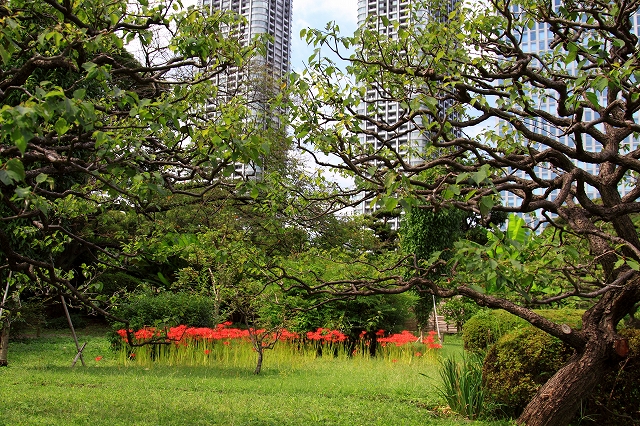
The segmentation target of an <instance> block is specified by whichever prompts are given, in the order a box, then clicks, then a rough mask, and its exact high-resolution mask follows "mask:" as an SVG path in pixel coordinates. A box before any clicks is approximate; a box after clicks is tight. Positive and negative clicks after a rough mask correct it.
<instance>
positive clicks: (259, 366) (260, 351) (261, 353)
mask: <svg viewBox="0 0 640 426" xmlns="http://www.w3.org/2000/svg"><path fill="white" fill-rule="evenodd" d="M256 352H257V353H258V361H257V362H256V369H255V370H253V374H260V371H262V358H263V356H264V350H263V349H262V348H260V349H256Z"/></svg>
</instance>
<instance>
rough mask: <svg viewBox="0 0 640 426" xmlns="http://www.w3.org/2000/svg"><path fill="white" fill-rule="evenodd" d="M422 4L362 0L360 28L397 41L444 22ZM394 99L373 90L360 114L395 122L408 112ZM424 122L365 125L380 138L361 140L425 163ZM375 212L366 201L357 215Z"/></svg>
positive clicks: (394, 224) (450, 4) (396, 222)
mask: <svg viewBox="0 0 640 426" xmlns="http://www.w3.org/2000/svg"><path fill="white" fill-rule="evenodd" d="M418 3H422V2H418V1H416V0H358V26H361V25H363V24H365V23H368V25H369V26H370V27H371V28H372V29H375V30H376V31H378V32H379V33H380V34H385V35H387V36H389V37H390V38H395V37H397V30H398V29H399V28H402V27H406V26H408V25H409V24H413V25H418V26H419V25H420V23H421V22H426V20H428V19H442V18H440V17H439V16H440V15H439V14H437V13H433V12H432V11H429V10H428V9H427V8H425V7H416V4H418ZM457 3H458V0H449V1H448V2H447V5H446V7H447V10H446V12H447V13H448V12H451V11H452V10H453V9H454V7H456V4H457ZM445 16H446V15H445ZM394 23H397V24H398V26H397V27H396V26H395V25H394ZM405 89H406V90H407V91H408V92H410V91H413V92H414V93H415V94H416V96H417V94H418V93H420V92H421V89H422V88H421V87H420V86H416V87H413V88H412V87H406V88H405ZM391 97H392V96H390V95H389V94H388V93H386V92H385V88H384V87H376V86H372V87H369V88H368V89H367V92H366V99H365V101H364V102H363V104H362V105H361V106H360V111H359V112H360V113H362V114H369V115H372V111H374V112H375V118H376V119H377V120H378V121H380V122H385V123H394V122H396V121H397V120H398V118H399V117H400V116H401V115H402V114H403V112H404V111H403V108H402V106H401V104H400V102H397V101H393V100H385V99H389V98H391ZM422 120H423V118H422V117H416V118H414V119H413V121H411V122H408V123H405V124H402V125H401V126H399V127H398V128H396V129H395V130H393V131H391V132H387V131H384V130H381V129H378V128H376V126H375V124H373V123H371V122H365V123H363V125H364V127H365V129H366V130H371V131H375V133H376V135H375V136H373V135H361V136H360V141H361V142H362V143H367V144H371V145H372V146H373V147H374V148H375V149H376V150H377V149H381V148H382V147H383V146H387V147H390V148H392V149H393V150H394V151H395V152H398V153H399V154H401V155H402V156H403V157H404V159H405V161H407V162H408V163H409V164H412V165H415V164H419V163H422V162H423V161H424V160H425V158H424V155H423V154H424V153H425V150H426V147H427V145H428V142H429V134H428V132H425V130H424V126H423V121H422ZM375 210H377V207H376V206H373V207H372V206H371V205H370V204H369V203H367V202H364V203H360V204H359V205H358V206H357V207H356V209H355V213H356V214H365V215H367V214H371V213H373V212H374V211H375ZM398 225H399V220H398V219H394V220H393V222H392V223H391V226H392V227H393V228H397V227H398Z"/></svg>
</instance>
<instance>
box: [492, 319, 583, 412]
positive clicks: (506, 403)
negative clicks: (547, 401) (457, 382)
mask: <svg viewBox="0 0 640 426" xmlns="http://www.w3.org/2000/svg"><path fill="white" fill-rule="evenodd" d="M572 353H573V350H572V349H571V348H569V347H568V346H566V345H564V344H563V343H562V342H561V341H560V340H559V339H557V338H556V337H553V336H551V335H549V334H547V333H545V332H543V331H542V330H539V329H537V328H535V327H533V326H524V327H520V328H516V329H515V330H512V331H511V332H509V333H506V334H505V335H503V336H502V337H501V338H500V339H499V340H498V341H497V342H496V343H495V345H493V346H492V347H491V348H490V349H489V351H488V352H487V356H486V357H485V360H484V365H483V371H482V377H483V381H484V385H485V392H486V398H487V400H488V401H489V402H490V403H491V404H492V405H494V406H498V407H501V409H502V411H503V412H504V414H506V415H507V416H513V417H517V416H518V415H520V413H521V412H522V410H523V409H524V407H525V406H526V405H527V403H528V402H529V401H530V400H531V398H532V397H533V396H534V395H535V393H536V392H537V390H538V388H539V387H540V385H542V384H544V383H545V382H546V381H547V380H548V379H549V378H550V377H551V376H552V375H553V374H555V372H556V371H558V369H559V368H560V367H561V366H562V365H563V364H564V363H565V362H566V361H567V360H568V359H569V357H570V356H571V355H572Z"/></svg>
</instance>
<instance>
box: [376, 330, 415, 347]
mask: <svg viewBox="0 0 640 426" xmlns="http://www.w3.org/2000/svg"><path fill="white" fill-rule="evenodd" d="M417 340H418V338H417V337H416V336H414V335H413V334H412V333H411V332H410V331H407V330H404V331H402V332H401V333H399V334H398V333H396V334H392V335H391V336H389V337H383V338H381V339H378V342H380V343H393V344H394V345H396V346H402V345H406V344H407V343H413V342H415V341H417Z"/></svg>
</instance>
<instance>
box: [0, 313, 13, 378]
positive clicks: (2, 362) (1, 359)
mask: <svg viewBox="0 0 640 426" xmlns="http://www.w3.org/2000/svg"><path fill="white" fill-rule="evenodd" d="M10 329H11V322H10V320H9V317H6V318H5V319H4V320H3V321H2V330H1V331H0V367H6V366H7V365H9V361H8V358H7V353H8V351H9V330H10Z"/></svg>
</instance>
